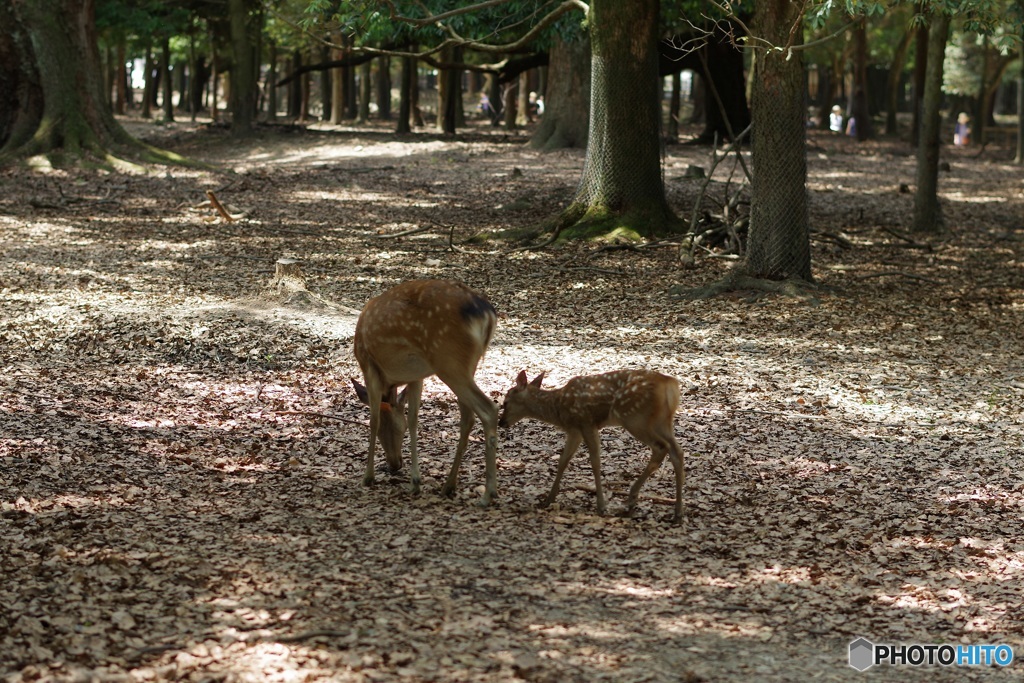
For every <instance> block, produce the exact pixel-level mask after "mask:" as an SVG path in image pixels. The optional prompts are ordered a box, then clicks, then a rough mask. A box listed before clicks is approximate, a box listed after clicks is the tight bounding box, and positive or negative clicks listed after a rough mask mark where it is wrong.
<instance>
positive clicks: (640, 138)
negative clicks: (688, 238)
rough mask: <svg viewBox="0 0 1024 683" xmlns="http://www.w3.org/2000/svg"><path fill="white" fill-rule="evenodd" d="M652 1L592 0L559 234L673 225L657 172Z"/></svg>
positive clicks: (648, 231) (655, 5)
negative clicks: (585, 116)
mask: <svg viewBox="0 0 1024 683" xmlns="http://www.w3.org/2000/svg"><path fill="white" fill-rule="evenodd" d="M658 12H659V2H658V0H634V1H633V2H628V3H623V2H619V0H593V1H592V2H591V4H590V14H589V17H588V21H589V24H590V47H591V88H590V124H589V132H588V138H587V156H586V159H585V160H584V162H583V173H582V177H581V178H580V182H579V186H578V187H577V190H576V195H575V197H574V198H573V201H572V203H571V204H570V205H569V207H568V208H567V209H566V210H565V211H564V212H563V213H562V215H561V216H560V217H559V219H558V220H557V221H556V223H555V227H556V231H557V230H559V229H560V230H561V232H562V234H563V235H564V236H566V237H569V238H573V237H592V236H599V235H604V234H609V233H613V234H619V233H623V234H625V235H632V236H643V237H650V236H652V235H655V234H661V233H665V232H671V231H674V230H676V229H680V228H681V227H682V226H681V223H680V222H679V221H678V219H677V218H676V217H675V215H673V213H672V210H671V209H670V208H669V206H668V201H667V200H666V199H665V186H664V182H663V179H662V172H661V79H660V78H659V75H658V40H659V34H658V30H659V25H658V19H659V17H658Z"/></svg>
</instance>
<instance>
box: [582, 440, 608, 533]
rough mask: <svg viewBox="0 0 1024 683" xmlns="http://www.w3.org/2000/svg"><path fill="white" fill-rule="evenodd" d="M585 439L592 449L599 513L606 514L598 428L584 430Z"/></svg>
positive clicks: (589, 449)
mask: <svg viewBox="0 0 1024 683" xmlns="http://www.w3.org/2000/svg"><path fill="white" fill-rule="evenodd" d="M583 441H584V443H586V444H587V450H588V451H590V469H592V470H594V489H595V490H596V492H597V514H599V515H601V516H604V514H605V513H606V512H607V508H606V507H605V504H604V490H603V489H602V488H601V435H600V433H598V431H597V430H596V429H588V430H586V431H584V432H583Z"/></svg>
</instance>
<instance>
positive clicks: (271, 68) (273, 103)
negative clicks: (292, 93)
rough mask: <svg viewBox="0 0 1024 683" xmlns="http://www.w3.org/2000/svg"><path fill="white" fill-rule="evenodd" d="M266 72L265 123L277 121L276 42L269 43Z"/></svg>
mask: <svg viewBox="0 0 1024 683" xmlns="http://www.w3.org/2000/svg"><path fill="white" fill-rule="evenodd" d="M269 50H270V57H269V59H270V62H269V64H268V70H267V121H270V122H274V121H276V120H277V41H274V40H272V41H270V46H269Z"/></svg>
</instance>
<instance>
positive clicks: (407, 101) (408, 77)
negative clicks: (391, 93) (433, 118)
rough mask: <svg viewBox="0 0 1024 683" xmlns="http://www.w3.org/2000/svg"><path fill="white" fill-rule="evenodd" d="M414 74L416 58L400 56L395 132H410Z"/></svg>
mask: <svg viewBox="0 0 1024 683" xmlns="http://www.w3.org/2000/svg"><path fill="white" fill-rule="evenodd" d="M415 74H416V58H415V57H402V82H401V85H400V86H399V95H398V126H397V127H396V128H395V132H396V133H398V134H399V135H401V134H404V133H410V132H412V128H411V126H410V124H409V119H410V117H411V116H412V85H413V80H414V79H415V77H416V76H415Z"/></svg>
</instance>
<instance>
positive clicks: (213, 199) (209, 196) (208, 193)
mask: <svg viewBox="0 0 1024 683" xmlns="http://www.w3.org/2000/svg"><path fill="white" fill-rule="evenodd" d="M206 197H207V199H209V200H210V205H211V206H213V208H215V209H217V213H219V214H220V217H221V218H223V219H224V220H225V221H227V222H228V223H234V222H235V220H236V219H235V217H234V216H232V215H231V214H230V213H228V210H227V209H225V208H224V205H223V204H221V203H220V200H219V199H217V195H216V194H214V193H213V190H207V191H206Z"/></svg>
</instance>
